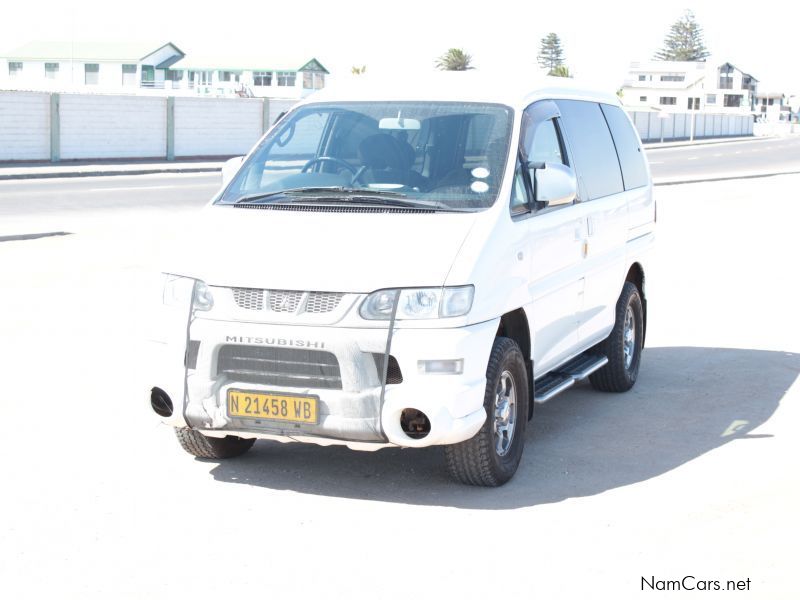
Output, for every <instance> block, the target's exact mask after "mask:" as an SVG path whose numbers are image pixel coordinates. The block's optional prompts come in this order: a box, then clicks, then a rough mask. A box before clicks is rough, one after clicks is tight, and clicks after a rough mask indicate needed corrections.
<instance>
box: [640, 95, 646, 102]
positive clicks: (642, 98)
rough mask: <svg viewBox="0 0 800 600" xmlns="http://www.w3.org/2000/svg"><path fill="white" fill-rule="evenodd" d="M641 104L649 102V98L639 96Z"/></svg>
mask: <svg viewBox="0 0 800 600" xmlns="http://www.w3.org/2000/svg"><path fill="white" fill-rule="evenodd" d="M639 102H647V96H639Z"/></svg>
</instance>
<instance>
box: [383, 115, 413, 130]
mask: <svg viewBox="0 0 800 600" xmlns="http://www.w3.org/2000/svg"><path fill="white" fill-rule="evenodd" d="M378 128H379V129H392V130H398V131H411V130H417V129H419V128H420V122H419V121H418V120H417V119H406V118H405V117H387V118H385V119H381V120H380V122H379V123H378Z"/></svg>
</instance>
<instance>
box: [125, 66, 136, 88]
mask: <svg viewBox="0 0 800 600" xmlns="http://www.w3.org/2000/svg"><path fill="white" fill-rule="evenodd" d="M122 85H136V65H122Z"/></svg>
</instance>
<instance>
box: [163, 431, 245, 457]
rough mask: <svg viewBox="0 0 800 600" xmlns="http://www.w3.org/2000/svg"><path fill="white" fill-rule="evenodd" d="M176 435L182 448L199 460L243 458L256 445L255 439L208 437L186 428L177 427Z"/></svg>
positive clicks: (228, 436) (230, 436)
mask: <svg viewBox="0 0 800 600" xmlns="http://www.w3.org/2000/svg"><path fill="white" fill-rule="evenodd" d="M175 435H176V436H177V437H178V442H179V443H180V445H181V448H183V449H184V450H186V452H188V453H189V454H191V455H192V456H196V457H198V458H217V459H219V458H233V457H234V456H241V455H242V454H244V453H245V452H247V451H248V450H250V448H251V447H252V446H253V444H254V443H255V440H254V439H250V440H248V439H245V438H240V437H236V436H235V435H227V436H225V437H224V438H214V437H207V436H205V435H203V434H202V433H200V432H199V431H195V430H194V429H188V428H186V427H176V428H175Z"/></svg>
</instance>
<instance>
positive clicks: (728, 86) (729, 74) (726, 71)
mask: <svg viewBox="0 0 800 600" xmlns="http://www.w3.org/2000/svg"><path fill="white" fill-rule="evenodd" d="M719 89H721V90H732V89H733V65H723V66H721V67H720V68H719Z"/></svg>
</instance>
